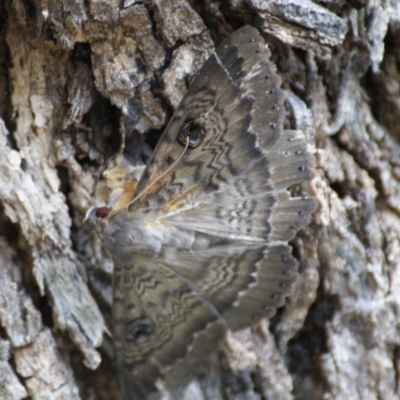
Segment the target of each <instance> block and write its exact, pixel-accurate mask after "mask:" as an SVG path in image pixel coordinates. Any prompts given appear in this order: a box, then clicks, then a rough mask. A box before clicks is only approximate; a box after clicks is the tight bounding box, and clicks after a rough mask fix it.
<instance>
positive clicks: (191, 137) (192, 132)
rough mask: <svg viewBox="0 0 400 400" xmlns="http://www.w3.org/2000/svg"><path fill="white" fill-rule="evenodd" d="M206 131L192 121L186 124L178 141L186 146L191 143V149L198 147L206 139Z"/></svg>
mask: <svg viewBox="0 0 400 400" xmlns="http://www.w3.org/2000/svg"><path fill="white" fill-rule="evenodd" d="M204 136H205V133H204V130H203V129H202V128H201V127H200V126H199V125H197V124H195V123H194V122H192V121H189V122H186V123H185V124H184V125H183V127H182V129H181V130H180V131H179V134H178V140H179V141H180V142H181V143H182V144H183V145H185V146H186V144H187V142H188V141H189V147H197V146H198V145H199V144H200V143H201V142H202V141H203V139H204Z"/></svg>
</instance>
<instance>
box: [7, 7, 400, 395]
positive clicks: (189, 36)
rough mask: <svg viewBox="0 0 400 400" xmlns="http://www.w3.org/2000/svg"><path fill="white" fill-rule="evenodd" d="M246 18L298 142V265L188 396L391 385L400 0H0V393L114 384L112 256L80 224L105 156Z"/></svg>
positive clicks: (385, 391)
mask: <svg viewBox="0 0 400 400" xmlns="http://www.w3.org/2000/svg"><path fill="white" fill-rule="evenodd" d="M246 23H248V24H251V25H253V26H255V27H257V28H258V29H259V30H260V31H261V32H262V33H263V34H264V36H265V38H266V40H267V42H268V43H269V45H270V48H271V51H272V54H273V59H274V61H275V62H276V63H277V66H278V71H279V73H280V75H281V76H282V79H283V85H284V88H285V90H286V92H287V114H288V118H287V122H286V123H287V125H288V126H291V127H293V128H296V129H302V130H303V131H304V132H305V133H306V135H307V136H308V138H309V140H310V141H311V142H314V141H315V146H316V147H315V154H316V172H317V173H316V175H317V176H316V178H315V180H314V181H313V191H314V194H315V196H316V197H317V198H318V200H319V202H320V208H319V210H318V211H317V212H316V213H315V214H314V216H313V221H312V224H311V225H310V226H309V227H308V228H306V229H304V230H303V232H301V233H300V234H299V235H298V237H297V238H296V239H295V240H294V242H293V246H294V251H295V255H296V257H297V258H298V259H299V261H300V272H301V279H300V280H299V282H298V285H297V287H296V290H295V292H294V293H293V295H292V296H291V297H290V298H289V299H288V301H287V304H286V305H285V307H284V308H283V309H281V310H280V311H279V312H278V314H277V316H276V317H274V318H273V319H272V321H264V322H263V323H261V324H260V325H259V326H256V327H254V328H252V329H247V330H244V331H242V332H238V333H236V334H230V335H229V336H228V337H227V340H226V343H225V346H224V349H223V352H222V354H221V365H220V367H219V369H218V373H217V374H216V376H217V378H216V379H215V380H213V381H209V382H208V384H207V385H206V386H205V387H201V386H200V385H199V384H198V382H193V384H192V385H191V386H189V387H188V388H187V389H186V391H185V393H184V394H183V398H187V399H194V398H196V399H197V398H198V399H202V398H209V399H223V398H224V399H348V400H350V399H351V400H352V399H368V400H369V399H371V400H372V399H396V398H400V387H399V385H400V380H399V376H400V373H399V372H400V371H399V369H400V350H399V349H400V329H399V322H398V321H399V309H400V308H399V307H400V297H399V293H400V261H399V260H400V245H399V237H400V161H399V155H400V146H399V143H398V138H399V137H400V124H399V123H398V121H399V115H400V86H399V82H400V3H399V2H398V1H396V0H392V1H390V0H386V1H385V0H380V1H379V0H359V1H354V2H345V1H341V0H326V1H319V2H312V1H309V0H303V1H300V0H288V1H282V0H270V1H266V0H264V1H262V0H220V1H217V0H206V1H200V0H198V1H197V0H193V1H192V2H189V1H187V0H146V1H135V0H125V1H117V0H111V1H105V0H90V1H83V0H74V1H59V0H47V1H45V0H32V1H23V0H6V1H5V2H2V3H1V4H0V60H1V63H0V118H1V119H0V204H1V207H0V398H1V399H7V400H16V399H23V398H26V397H27V396H29V397H30V398H32V399H104V400H106V399H118V398H119V396H120V394H119V391H118V383H117V379H116V376H115V373H114V369H113V362H112V350H110V349H111V347H112V346H111V345H110V343H111V342H110V334H109V330H110V329H111V327H110V323H109V321H110V306H111V289H110V283H111V275H112V262H111V261H110V259H109V257H108V255H107V254H106V253H105V252H104V250H103V249H102V247H101V244H100V242H99V240H98V238H97V237H96V235H95V233H94V232H92V231H90V230H89V229H88V227H87V226H85V225H83V224H82V220H83V217H84V215H85V212H86V210H87V209H88V208H89V207H90V206H93V205H95V201H94V196H93V193H94V190H95V184H96V181H97V180H98V178H99V176H100V174H101V171H102V170H103V169H104V167H105V165H106V162H107V159H108V158H109V157H110V156H112V155H115V154H116V153H117V152H118V151H119V150H120V148H121V145H122V143H124V144H125V151H129V152H130V153H131V156H132V158H133V159H134V160H135V161H136V162H137V163H138V164H141V163H143V162H145V161H146V160H147V158H148V155H149V153H150V152H151V150H150V148H151V146H153V145H154V143H155V141H156V139H157V138H158V137H159V134H160V132H161V131H162V129H163V127H164V126H165V124H166V122H167V121H168V119H169V118H170V116H171V114H172V112H173V110H174V109H175V108H176V107H177V105H178V104H179V101H180V99H181V97H182V95H183V94H184V93H185V91H186V89H187V86H188V82H189V81H190V79H191V78H192V77H193V76H194V75H195V74H196V72H198V71H199V69H200V67H201V66H202V64H203V62H204V61H205V60H206V59H207V57H208V56H209V54H210V53H211V52H212V50H213V48H214V44H215V43H219V42H220V41H221V40H222V38H223V37H225V36H226V35H227V34H229V33H230V32H231V31H232V30H234V29H236V28H238V27H240V26H242V25H244V24H246Z"/></svg>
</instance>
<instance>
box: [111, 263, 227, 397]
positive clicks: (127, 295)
mask: <svg viewBox="0 0 400 400" xmlns="http://www.w3.org/2000/svg"><path fill="white" fill-rule="evenodd" d="M113 307H114V309H113V317H114V321H113V324H114V332H113V339H114V345H115V350H116V355H117V364H118V372H119V377H120V380H121V385H122V390H123V393H124V396H125V398H126V399H127V400H144V399H147V398H148V396H149V394H151V393H155V392H157V388H156V384H157V381H158V380H161V381H166V384H167V386H168V387H169V389H170V390H178V389H179V385H184V384H185V382H187V381H188V380H189V379H190V378H191V377H192V376H194V375H196V374H197V373H200V372H201V371H200V368H199V363H201V362H204V364H205V365H206V364H207V362H208V361H209V360H204V358H205V357H206V358H209V357H210V356H209V353H210V354H211V353H212V352H213V351H214V350H215V348H216V347H217V342H218V341H219V340H220V339H221V338H222V337H223V335H224V333H225V322H224V321H223V320H222V319H221V316H220V315H219V313H218V312H217V311H216V310H215V308H214V307H213V306H211V305H210V304H208V303H207V302H204V301H203V299H201V298H200V297H199V296H198V294H197V293H196V292H194V291H193V290H192V288H191V286H190V285H189V284H188V283H187V282H186V281H185V280H184V279H181V278H180V277H179V276H178V275H177V274H175V273H174V272H173V271H172V270H170V269H169V268H166V267H164V266H163V265H162V263H154V262H152V261H150V260H141V261H137V262H136V263H135V265H134V266H133V265H126V266H122V265H120V264H116V265H115V272H114V305H113ZM205 332H207V335H204V333H205ZM199 349H201V351H199ZM202 352H204V353H202ZM189 353H190V354H191V356H190V357H188V355H189ZM193 353H196V354H197V355H196V356H194V354H193ZM185 360H187V361H185ZM194 360H196V361H195V364H194ZM172 366H173V367H174V368H173V370H172V371H170V370H171V367H172Z"/></svg>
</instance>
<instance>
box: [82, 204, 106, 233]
mask: <svg viewBox="0 0 400 400" xmlns="http://www.w3.org/2000/svg"><path fill="white" fill-rule="evenodd" d="M110 212H111V209H110V208H108V207H105V206H103V207H91V208H89V210H88V211H87V213H86V215H85V218H84V220H83V223H88V224H89V226H90V227H91V228H93V229H94V230H95V231H96V233H97V234H98V235H99V237H100V239H103V233H104V229H105V228H106V226H107V224H108V217H109V215H110Z"/></svg>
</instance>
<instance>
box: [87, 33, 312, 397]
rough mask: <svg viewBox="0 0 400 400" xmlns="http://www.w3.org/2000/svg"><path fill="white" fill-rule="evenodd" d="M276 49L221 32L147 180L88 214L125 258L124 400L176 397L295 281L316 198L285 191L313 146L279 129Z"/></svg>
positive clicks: (119, 321)
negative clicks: (302, 235)
mask: <svg viewBox="0 0 400 400" xmlns="http://www.w3.org/2000/svg"><path fill="white" fill-rule="evenodd" d="M269 57H270V52H269V50H268V48H267V46H266V44H265V42H264V40H263V38H262V37H261V36H260V35H259V33H258V31H257V30H256V29H254V28H251V27H249V26H246V27H244V28H242V29H240V30H238V31H236V32H235V33H233V34H232V35H231V36H229V37H228V38H227V39H226V40H224V41H223V42H222V44H221V45H220V46H219V47H218V48H217V49H216V51H215V52H214V53H213V54H212V56H211V57H210V58H209V59H208V61H207V62H206V63H205V64H204V66H203V68H202V70H201V71H200V73H199V74H198V76H197V77H196V78H195V79H194V80H193V82H192V84H191V86H190V88H189V90H188V92H187V94H186V95H185V97H184V98H183V100H182V102H181V104H180V105H179V107H178V109H177V110H176V113H175V115H174V116H173V117H172V119H171V121H170V122H169V124H168V126H167V128H166V130H165V132H164V134H163V136H162V137H161V139H160V141H159V143H158V145H157V147H156V149H155V151H154V153H153V155H152V158H151V159H150V161H149V163H148V166H147V168H146V169H145V170H144V172H143V174H142V176H141V178H140V179H139V181H138V183H137V180H135V179H127V182H128V183H127V186H129V188H130V190H131V192H129V191H128V192H127V190H125V189H124V188H122V189H121V188H119V189H115V188H112V189H113V190H114V189H115V190H117V192H116V193H117V194H116V195H115V193H114V195H113V196H111V197H113V198H114V200H113V201H112V202H111V204H108V206H107V207H99V208H94V209H92V210H90V211H89V213H88V218H89V219H91V220H92V222H94V223H95V224H97V230H98V231H99V232H100V234H101V236H102V238H103V242H104V245H105V247H106V248H107V250H108V251H109V253H110V254H111V255H112V257H113V259H114V262H115V270H114V283H113V291H114V304H113V324H114V326H113V339H114V344H115V351H116V358H117V365H118V373H119V377H120V381H121V385H122V390H123V393H124V396H125V398H126V399H127V400H138V399H141V400H144V399H147V398H153V397H152V396H153V394H156V393H157V383H158V382H160V381H162V382H164V385H165V386H166V387H167V388H169V389H170V390H171V391H172V393H178V392H179V388H180V387H181V386H182V385H185V384H186V383H187V382H188V381H189V380H190V379H191V377H192V376H193V375H196V374H199V375H201V374H202V373H203V372H205V371H207V365H209V362H210V357H212V355H215V354H216V350H218V347H219V344H220V343H221V341H222V339H223V338H224V335H225V333H226V331H227V330H229V329H231V330H238V329H241V328H244V327H247V326H249V325H251V324H254V323H255V322H257V321H258V320H259V319H260V318H264V317H270V316H272V315H273V314H274V313H275V310H276V308H277V307H279V306H281V305H282V304H283V302H284V298H285V296H287V295H288V294H289V293H290V290H291V286H292V284H293V282H294V281H295V280H296V277H297V262H296V260H295V259H294V258H293V256H292V255H291V247H290V246H289V245H288V241H289V240H291V239H293V237H294V236H295V234H296V232H297V231H298V230H299V229H301V228H302V227H303V226H304V225H306V224H307V223H308V222H309V219H310V218H309V217H310V213H312V212H313V211H314V210H315V209H316V201H315V199H313V198H310V197H291V196H290V194H289V192H288V188H290V187H291V186H293V185H296V184H299V183H301V182H304V181H306V180H309V179H310V178H311V176H312V171H311V166H310V165H311V161H310V160H311V156H310V155H309V154H308V153H307V150H306V147H307V146H306V142H305V141H304V140H303V139H302V138H301V137H300V135H298V134H297V133H296V132H295V131H287V130H283V127H282V121H283V119H284V115H285V111H284V107H283V101H284V95H283V92H282V90H281V89H280V84H281V80H280V78H279V77H278V75H277V74H276V72H275V71H276V68H275V66H274V65H273V64H272V63H271V61H269ZM128 169H129V168H128ZM110 174H111V173H110ZM126 174H128V175H129V174H130V172H129V171H128V170H127V171H126ZM128 175H127V176H128ZM129 176H131V175H129ZM136 183H137V185H136ZM135 186H136V187H135ZM118 190H119V192H118ZM133 190H134V192H133V194H132V191H133ZM127 193H129V196H128V201H126V197H127V196H126V194H127ZM119 196H120V198H122V197H124V196H125V197H124V198H125V200H124V201H118V199H119Z"/></svg>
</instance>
